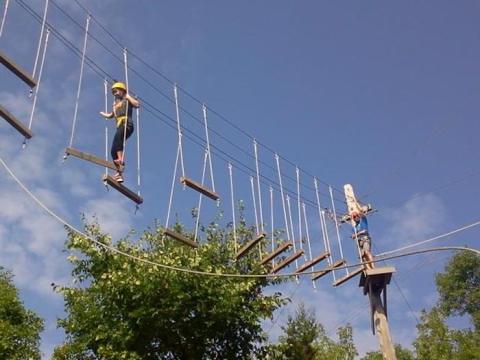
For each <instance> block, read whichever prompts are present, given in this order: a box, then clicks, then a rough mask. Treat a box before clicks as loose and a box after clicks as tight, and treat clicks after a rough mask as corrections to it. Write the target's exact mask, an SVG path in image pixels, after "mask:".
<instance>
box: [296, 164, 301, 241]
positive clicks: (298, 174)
mask: <svg viewBox="0 0 480 360" xmlns="http://www.w3.org/2000/svg"><path fill="white" fill-rule="evenodd" d="M295 172H296V175H297V207H298V239H299V241H300V249H303V234H302V214H301V211H300V170H299V169H298V167H295Z"/></svg>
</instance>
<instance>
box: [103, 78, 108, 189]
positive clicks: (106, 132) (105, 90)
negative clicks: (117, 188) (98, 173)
mask: <svg viewBox="0 0 480 360" xmlns="http://www.w3.org/2000/svg"><path fill="white" fill-rule="evenodd" d="M103 90H104V95H105V113H108V81H107V79H103ZM106 120H107V119H105V161H108V123H107V121H106ZM107 175H108V167H107V166H105V176H107ZM107 189H108V187H107Z"/></svg>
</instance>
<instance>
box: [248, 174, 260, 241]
mask: <svg viewBox="0 0 480 360" xmlns="http://www.w3.org/2000/svg"><path fill="white" fill-rule="evenodd" d="M250 185H251V188H252V201H253V211H254V212H255V226H256V231H257V234H260V231H259V230H260V227H259V225H258V215H257V202H256V201H255V187H254V186H253V176H250Z"/></svg>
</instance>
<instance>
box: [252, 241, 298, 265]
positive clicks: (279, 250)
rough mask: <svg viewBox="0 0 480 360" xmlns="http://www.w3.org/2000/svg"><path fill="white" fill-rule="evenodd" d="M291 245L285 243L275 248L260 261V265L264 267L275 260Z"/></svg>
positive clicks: (289, 242) (288, 242)
mask: <svg viewBox="0 0 480 360" xmlns="http://www.w3.org/2000/svg"><path fill="white" fill-rule="evenodd" d="M292 245H293V243H292V242H291V241H286V242H284V243H283V244H282V245H280V246H279V247H277V248H276V249H275V250H274V251H273V252H271V253H270V254H268V255H267V256H265V257H264V258H263V259H262V261H261V262H260V265H265V264H266V263H268V262H270V261H272V260H273V259H274V258H276V257H277V256H278V255H280V254H281V253H282V252H284V251H286V250H288V249H289V248H290V247H291V246H292Z"/></svg>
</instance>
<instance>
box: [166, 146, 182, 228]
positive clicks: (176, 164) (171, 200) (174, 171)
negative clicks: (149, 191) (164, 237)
mask: <svg viewBox="0 0 480 360" xmlns="http://www.w3.org/2000/svg"><path fill="white" fill-rule="evenodd" d="M179 154H180V146H178V147H177V156H176V158H175V168H174V170H173V177H172V186H171V188H170V199H169V201H168V211H167V220H166V221H165V227H166V228H168V224H169V221H170V211H171V209H172V202H173V190H174V189H175V179H176V177H177V167H178V157H179Z"/></svg>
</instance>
